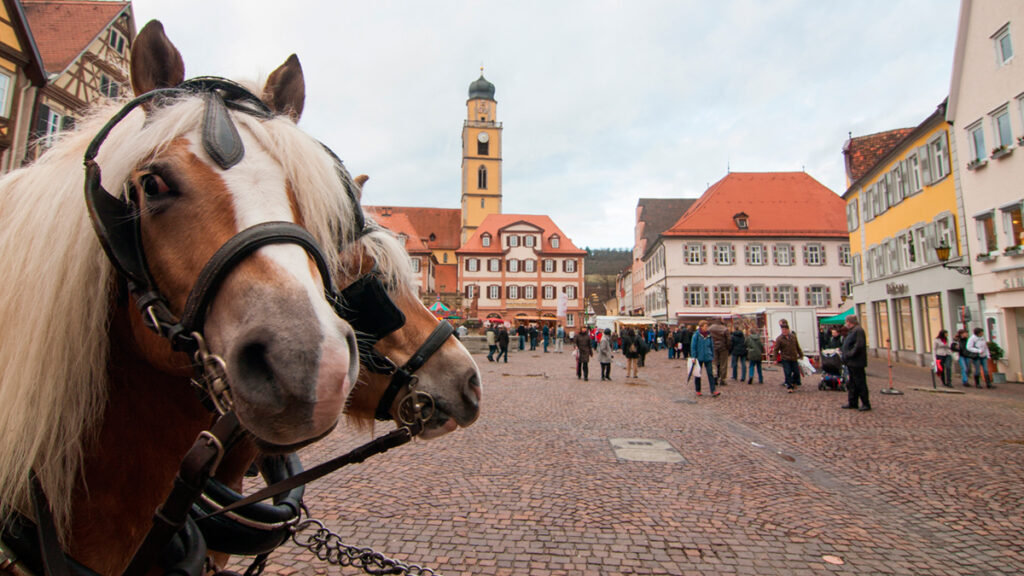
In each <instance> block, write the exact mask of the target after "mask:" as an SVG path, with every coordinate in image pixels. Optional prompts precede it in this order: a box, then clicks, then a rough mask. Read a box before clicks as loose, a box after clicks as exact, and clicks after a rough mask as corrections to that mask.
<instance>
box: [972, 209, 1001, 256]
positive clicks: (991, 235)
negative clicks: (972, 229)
mask: <svg viewBox="0 0 1024 576" xmlns="http://www.w3.org/2000/svg"><path fill="white" fill-rule="evenodd" d="M974 221H975V225H976V226H977V228H978V243H979V245H980V247H981V251H982V253H984V254H989V253H992V252H995V251H996V250H998V249H999V242H998V241H997V240H996V222H995V214H994V213H992V212H987V213H985V214H982V215H980V216H975V217H974Z"/></svg>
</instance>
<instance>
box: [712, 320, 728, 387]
mask: <svg viewBox="0 0 1024 576" xmlns="http://www.w3.org/2000/svg"><path fill="white" fill-rule="evenodd" d="M708 333H709V334H711V338H712V339H713V340H714V342H715V359H714V363H715V378H716V379H717V384H718V385H719V386H725V385H726V384H727V383H728V380H727V378H728V376H729V355H730V354H729V350H730V346H729V329H728V328H726V327H725V324H722V321H721V320H719V319H718V318H715V319H714V320H712V321H711V324H710V325H709V326H708Z"/></svg>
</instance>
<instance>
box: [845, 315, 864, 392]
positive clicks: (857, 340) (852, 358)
mask: <svg viewBox="0 0 1024 576" xmlns="http://www.w3.org/2000/svg"><path fill="white" fill-rule="evenodd" d="M846 328H847V330H849V332H847V334H846V338H844V339H843V348H842V355H843V362H844V363H845V364H846V368H847V369H848V370H849V371H850V386H849V388H848V389H847V393H846V397H847V402H846V405H845V406H843V408H845V409H847V410H855V409H856V410H860V411H861V412H867V411H868V410H871V401H870V400H869V399H868V377H867V374H865V369H866V368H867V367H868V346H867V338H866V337H865V336H864V329H863V328H861V327H860V320H858V319H857V315H856V314H850V315H849V316H847V317H846ZM857 404H860V406H859V407H858V406H857Z"/></svg>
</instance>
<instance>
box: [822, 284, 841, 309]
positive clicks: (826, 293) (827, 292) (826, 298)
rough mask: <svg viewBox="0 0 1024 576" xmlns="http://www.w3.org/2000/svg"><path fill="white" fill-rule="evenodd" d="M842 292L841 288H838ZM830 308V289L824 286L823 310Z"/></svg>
mask: <svg viewBox="0 0 1024 576" xmlns="http://www.w3.org/2000/svg"><path fill="white" fill-rule="evenodd" d="M840 290H842V288H840ZM831 307H832V288H830V287H828V286H825V308H831Z"/></svg>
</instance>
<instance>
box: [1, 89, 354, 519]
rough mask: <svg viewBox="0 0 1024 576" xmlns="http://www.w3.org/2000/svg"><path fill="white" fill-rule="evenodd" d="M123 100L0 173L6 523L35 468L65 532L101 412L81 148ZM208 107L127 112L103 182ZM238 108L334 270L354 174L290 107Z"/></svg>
mask: <svg viewBox="0 0 1024 576" xmlns="http://www.w3.org/2000/svg"><path fill="white" fill-rule="evenodd" d="M122 104H123V102H114V103H110V104H107V105H105V106H102V107H100V108H98V109H97V110H95V111H94V113H93V114H92V115H91V116H90V117H89V118H86V119H85V120H83V121H82V122H80V123H79V125H78V127H77V128H76V130H75V131H74V132H72V133H69V134H68V135H66V136H65V137H63V138H62V139H61V140H60V141H59V142H58V143H57V144H56V145H55V146H54V147H53V148H52V149H51V150H50V151H49V152H47V153H46V154H45V155H44V156H43V157H41V158H40V159H39V160H38V161H37V162H35V163H34V164H33V165H32V166H30V167H27V168H23V169H20V170H17V171H15V172H12V173H10V174H8V175H7V176H5V177H3V178H2V179H0V252H2V253H3V255H4V257H3V258H2V259H0V294H3V298H0V326H2V330H3V336H2V341H0V522H7V521H8V520H9V519H10V517H11V515H12V514H13V513H14V512H15V511H21V512H26V511H27V510H28V509H29V506H28V501H29V497H28V482H27V481H28V477H29V471H30V470H34V471H35V473H36V474H37V475H38V477H39V479H40V481H41V483H42V485H43V488H44V490H45V491H46V494H47V495H48V497H49V498H50V499H51V506H52V507H53V509H54V516H55V520H56V522H57V524H58V528H59V530H60V532H61V533H62V534H63V533H65V531H66V529H67V527H68V526H69V521H70V510H71V505H72V502H71V497H70V496H71V494H72V492H73V488H74V486H75V482H76V481H77V479H78V477H79V474H80V471H81V470H80V469H81V466H82V461H83V447H84V446H85V443H86V442H87V441H88V440H89V439H90V438H91V437H94V434H95V433H96V432H97V430H98V428H99V424H100V422H101V417H102V414H103V409H104V406H105V403H106V400H107V390H106V387H107V359H108V348H109V344H110V342H109V335H108V327H109V326H108V325H109V319H110V306H111V301H112V298H111V296H112V295H111V289H112V287H113V286H114V273H113V269H112V267H111V265H110V263H109V261H108V260H107V258H106V256H105V254H104V253H103V251H102V250H101V247H100V244H99V242H98V241H97V239H96V236H95V234H94V232H93V229H92V225H91V223H90V221H89V218H88V215H87V211H86V207H85V201H84V197H83V181H84V177H83V168H82V157H83V154H84V151H85V149H86V147H87V146H88V145H89V143H90V141H91V140H92V138H93V135H94V134H95V133H96V132H97V131H98V130H99V129H100V127H101V126H102V125H103V124H104V123H105V122H106V121H107V119H108V118H109V117H110V116H112V115H113V114H114V113H115V112H116V111H117V110H118V109H119V108H120V106H121V105H122ZM202 112H203V101H202V99H201V98H199V97H194V96H190V97H185V98H182V99H180V100H178V101H176V102H174V103H173V104H171V105H167V106H162V107H159V108H157V109H156V110H155V111H153V112H151V113H150V114H149V117H148V118H145V123H144V114H143V112H142V111H141V110H136V111H134V112H132V113H131V114H130V115H129V116H128V117H127V118H126V119H125V120H124V121H122V122H121V124H119V125H118V126H117V127H116V128H115V129H114V130H113V132H112V133H111V134H110V136H109V137H108V138H107V140H106V142H105V143H104V144H103V146H102V148H101V150H100V154H99V157H98V162H99V164H100V166H101V167H102V170H103V185H104V187H105V188H106V189H107V190H109V191H111V192H113V193H115V194H116V193H117V192H118V191H120V190H121V186H122V183H123V182H124V181H125V180H126V179H127V178H128V176H129V174H130V173H131V171H132V170H133V169H135V168H136V167H137V166H139V165H140V164H142V163H143V162H145V161H146V160H147V159H149V158H152V157H153V155H154V154H156V153H158V152H159V151H160V150H161V148H162V147H163V146H165V145H167V144H168V143H170V142H171V141H172V140H173V139H175V138H176V137H179V136H181V135H183V134H186V133H188V132H191V131H193V130H195V129H196V128H197V127H198V125H199V122H200V120H201V118H202ZM233 117H234V119H235V121H236V123H237V125H238V127H239V130H240V131H242V132H243V133H244V132H248V133H249V134H250V135H251V136H253V137H254V138H255V140H256V141H257V142H259V143H260V144H261V145H262V146H263V147H265V148H266V149H267V151H268V152H269V153H270V154H271V156H273V157H274V158H276V160H277V161H278V162H280V164H281V165H282V166H283V167H284V170H285V172H286V174H287V178H288V181H289V183H290V184H291V187H292V190H293V191H294V194H295V197H296V199H297V203H298V210H299V212H300V215H301V218H302V220H303V225H304V226H305V227H306V228H307V229H308V230H309V231H310V233H311V234H312V235H313V236H314V237H315V238H316V239H317V241H318V242H320V244H321V245H322V246H323V247H324V248H325V250H324V252H325V255H326V256H327V258H328V263H329V264H330V265H331V266H332V267H333V268H334V269H337V267H338V266H339V257H338V254H337V251H336V250H333V249H331V248H330V247H338V246H340V245H342V244H343V243H347V242H351V241H353V240H354V239H355V238H356V230H354V227H353V218H352V216H353V211H352V210H353V206H352V204H351V202H350V201H349V199H348V197H347V195H346V192H345V189H344V182H345V180H346V179H348V178H349V177H348V174H347V173H345V172H344V169H343V168H341V171H340V175H341V178H339V167H338V166H337V165H336V164H335V162H334V160H333V158H331V156H330V155H329V154H327V153H326V151H325V150H324V149H323V148H322V146H321V145H320V144H319V143H318V142H317V141H316V140H314V139H313V138H311V137H309V136H308V135H306V134H305V133H303V132H302V131H300V130H299V129H298V128H297V127H296V126H295V124H294V123H293V122H292V121H291V120H289V119H287V118H286V117H278V118H274V119H271V120H263V119H258V118H255V117H252V116H249V115H246V114H243V113H237V112H235V113H233ZM348 185H351V182H349V183H348Z"/></svg>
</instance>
